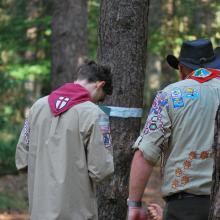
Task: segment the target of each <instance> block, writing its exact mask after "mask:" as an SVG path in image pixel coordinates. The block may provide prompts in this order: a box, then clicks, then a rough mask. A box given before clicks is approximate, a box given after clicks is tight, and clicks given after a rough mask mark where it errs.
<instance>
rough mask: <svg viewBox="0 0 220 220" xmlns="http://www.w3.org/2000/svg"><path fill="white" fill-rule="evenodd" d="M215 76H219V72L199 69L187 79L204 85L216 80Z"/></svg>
mask: <svg viewBox="0 0 220 220" xmlns="http://www.w3.org/2000/svg"><path fill="white" fill-rule="evenodd" d="M217 76H220V70H217V69H208V68H207V69H206V68H200V69H197V70H195V71H193V72H192V73H191V74H190V76H189V78H188V79H194V80H196V81H198V82H200V83H204V82H207V81H209V80H211V79H214V78H216V77H217Z"/></svg>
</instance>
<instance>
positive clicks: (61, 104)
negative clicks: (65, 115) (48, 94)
mask: <svg viewBox="0 0 220 220" xmlns="http://www.w3.org/2000/svg"><path fill="white" fill-rule="evenodd" d="M69 100H70V99H69V98H68V97H63V96H60V97H59V98H58V99H57V100H56V109H62V108H63V107H64V106H66V104H67V103H68V101H69Z"/></svg>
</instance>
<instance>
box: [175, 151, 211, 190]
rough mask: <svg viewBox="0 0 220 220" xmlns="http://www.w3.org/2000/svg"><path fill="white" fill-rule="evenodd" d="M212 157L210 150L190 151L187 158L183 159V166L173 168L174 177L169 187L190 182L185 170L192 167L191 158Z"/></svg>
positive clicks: (176, 186)
mask: <svg viewBox="0 0 220 220" xmlns="http://www.w3.org/2000/svg"><path fill="white" fill-rule="evenodd" d="M210 157H212V151H211V150H207V151H202V152H201V153H199V152H196V151H191V152H190V153H189V154H188V158H187V159H186V160H185V161H183V164H182V165H183V167H182V168H180V167H178V168H176V169H175V176H176V178H175V179H174V180H173V181H172V182H171V187H172V188H173V189H177V188H178V187H180V186H181V185H186V184H187V183H189V182H190V177H189V176H187V175H186V174H185V171H186V170H188V169H190V168H192V167H193V160H195V159H200V160H206V159H208V158H210Z"/></svg>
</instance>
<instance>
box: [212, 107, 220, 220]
mask: <svg viewBox="0 0 220 220" xmlns="http://www.w3.org/2000/svg"><path fill="white" fill-rule="evenodd" d="M215 125H216V126H215V138H214V145H213V151H214V171H213V176H212V192H211V207H210V214H209V220H220V190H219V189H220V107H219V109H218V111H217V114H216V119H215Z"/></svg>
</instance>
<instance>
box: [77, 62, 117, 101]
mask: <svg viewBox="0 0 220 220" xmlns="http://www.w3.org/2000/svg"><path fill="white" fill-rule="evenodd" d="M77 75H78V76H77V81H86V83H87V84H88V85H87V86H86V87H87V89H88V90H89V92H90V94H91V98H92V99H93V101H94V102H98V101H103V100H104V98H105V96H106V95H111V94H112V90H113V86H112V75H111V70H110V68H109V67H107V66H104V65H100V64H97V63H96V62H95V61H93V60H87V61H85V63H84V64H82V65H81V66H80V67H79V69H78V72H77Z"/></svg>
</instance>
